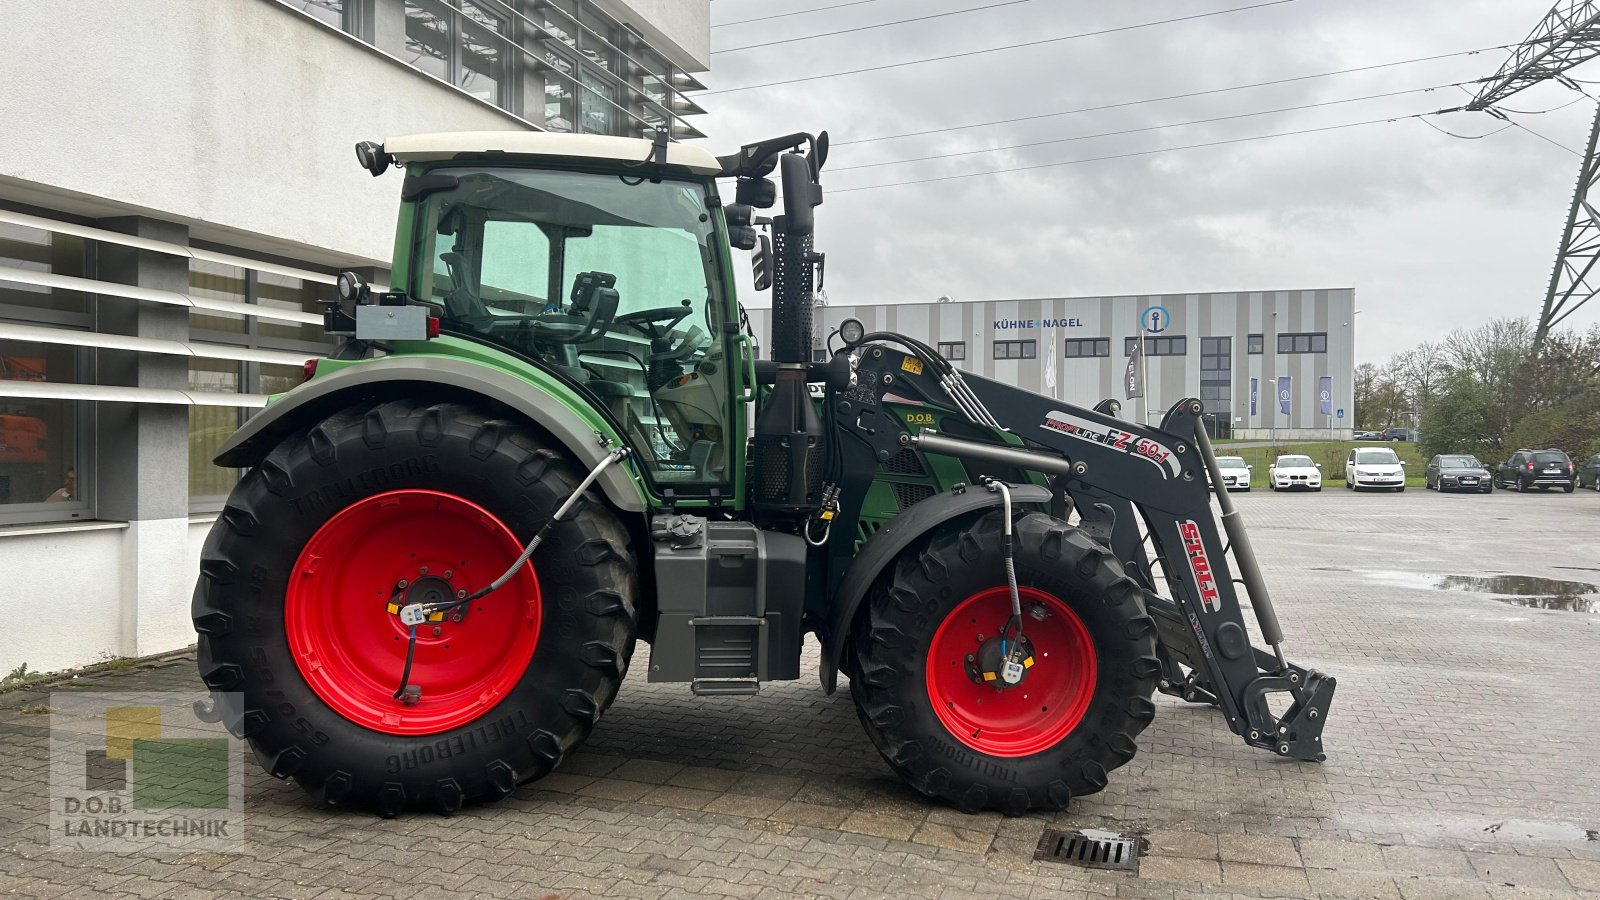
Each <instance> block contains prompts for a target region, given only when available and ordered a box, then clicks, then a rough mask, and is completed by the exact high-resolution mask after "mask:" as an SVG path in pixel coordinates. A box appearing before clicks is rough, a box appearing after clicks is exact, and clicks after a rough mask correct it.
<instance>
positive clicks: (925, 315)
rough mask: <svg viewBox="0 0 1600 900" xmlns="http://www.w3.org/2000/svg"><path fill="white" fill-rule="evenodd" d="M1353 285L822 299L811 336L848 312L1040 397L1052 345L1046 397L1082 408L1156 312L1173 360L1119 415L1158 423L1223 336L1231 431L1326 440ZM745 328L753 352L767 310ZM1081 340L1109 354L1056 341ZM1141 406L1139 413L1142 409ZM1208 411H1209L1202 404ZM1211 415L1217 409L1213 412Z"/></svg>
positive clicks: (1348, 383)
mask: <svg viewBox="0 0 1600 900" xmlns="http://www.w3.org/2000/svg"><path fill="white" fill-rule="evenodd" d="M1354 303H1355V292H1354V291H1353V290H1350V289H1348V288H1342V289H1332V290H1308V291H1259V292H1239V293H1210V294H1153V295H1136V296H1120V297H1056V298H1045V299H1030V300H993V301H981V302H968V303H907V304H887V305H876V306H829V307H825V308H823V309H821V310H819V312H820V316H819V318H820V320H821V322H822V323H823V324H822V326H821V327H820V328H819V329H818V333H819V334H820V335H821V336H823V337H825V336H826V335H827V333H828V332H829V331H831V330H832V329H833V328H835V327H837V326H838V324H839V322H841V321H843V320H844V319H846V318H852V317H853V318H857V319H860V320H861V321H862V322H863V323H865V325H866V326H867V330H868V331H899V332H903V333H905V334H908V335H910V336H912V337H916V338H919V339H921V340H923V341H925V342H927V343H928V344H934V345H936V344H937V343H939V342H941V341H962V342H965V344H966V360H965V361H963V362H960V363H958V365H960V366H961V368H963V369H965V370H967V371H969V372H975V373H977V374H980V375H984V376H987V377H990V378H995V379H998V380H1000V381H1004V382H1006V383H1008V384H1014V385H1017V386H1018V387H1022V388H1026V389H1028V390H1031V391H1037V392H1039V393H1042V394H1047V395H1048V394H1051V393H1052V392H1051V390H1050V388H1048V387H1047V386H1046V371H1047V368H1048V366H1047V356H1049V354H1050V352H1051V350H1050V347H1051V340H1052V338H1053V339H1054V341H1055V349H1054V355H1055V377H1056V388H1055V390H1054V396H1056V397H1058V398H1060V399H1061V400H1064V401H1067V402H1070V403H1075V404H1078V405H1080V406H1093V405H1094V404H1096V403H1098V402H1099V401H1100V400H1103V399H1105V398H1107V397H1114V398H1116V399H1117V400H1122V398H1123V397H1124V396H1125V393H1124V390H1123V386H1122V376H1123V373H1124V371H1125V369H1126V366H1127V362H1128V359H1127V357H1126V356H1125V355H1124V354H1123V342H1124V339H1125V338H1128V337H1131V336H1133V335H1134V334H1135V333H1136V329H1137V328H1138V321H1139V316H1140V314H1141V312H1142V311H1144V310H1146V309H1148V308H1149V307H1152V306H1160V307H1163V308H1165V309H1166V310H1167V311H1168V312H1169V313H1170V314H1171V322H1170V324H1168V325H1166V327H1165V328H1164V330H1163V334H1166V335H1184V336H1185V337H1187V339H1188V353H1187V355H1184V356H1151V357H1149V358H1148V380H1147V382H1146V398H1145V400H1133V401H1124V402H1123V415H1124V416H1125V417H1126V418H1128V419H1131V420H1134V421H1148V422H1150V423H1152V424H1154V423H1156V422H1159V421H1160V418H1161V415H1162V414H1163V413H1164V412H1165V411H1166V409H1167V408H1168V407H1170V406H1171V405H1172V404H1173V403H1176V402H1177V401H1178V400H1180V399H1182V398H1184V397H1199V396H1201V389H1200V378H1201V369H1200V358H1201V344H1200V339H1201V338H1202V337H1231V338H1232V339H1233V344H1232V368H1231V372H1230V373H1229V374H1230V376H1231V382H1232V402H1231V409H1230V410H1229V412H1228V417H1229V420H1230V424H1231V425H1232V426H1233V428H1234V429H1236V430H1239V429H1259V430H1262V433H1271V432H1272V430H1273V429H1277V430H1278V432H1279V433H1280V434H1287V431H1286V429H1291V428H1293V429H1298V431H1297V433H1298V434H1302V435H1305V436H1320V437H1330V436H1337V435H1338V434H1339V433H1340V428H1341V426H1344V427H1343V432H1345V433H1348V431H1349V428H1348V426H1349V424H1350V423H1353V422H1354V421H1355V407H1354V404H1353V402H1352V400H1351V395H1352V391H1353V390H1354V377H1355V376H1354V372H1355V334H1354V329H1355V321H1354V319H1355V317H1354V314H1353V313H1354ZM749 313H750V320H751V324H752V326H753V327H754V328H755V332H756V335H757V337H758V339H760V340H761V342H762V346H763V348H767V347H770V340H769V338H768V330H769V328H770V320H771V313H770V310H765V309H752V310H749ZM1297 332H1325V333H1326V334H1327V336H1328V352H1327V353H1325V354H1312V353H1305V354H1278V353H1276V352H1275V351H1276V349H1277V335H1278V334H1280V333H1297ZM1250 334H1261V335H1263V340H1264V342H1265V348H1264V349H1265V352H1263V353H1261V354H1258V355H1255V354H1249V353H1247V352H1246V350H1247V347H1246V337H1247V335H1250ZM1081 338H1110V340H1111V355H1110V356H1109V357H1091V358H1080V359H1066V358H1065V353H1066V349H1065V346H1064V342H1065V341H1067V340H1072V339H1081ZM997 340H1001V341H1005V340H1032V341H1035V342H1036V356H1035V358H1033V359H1020V360H1011V359H995V358H994V342H995V341H997ZM1279 375H1288V376H1290V377H1291V378H1292V379H1293V381H1292V391H1293V398H1292V403H1291V412H1290V415H1288V416H1284V415H1283V414H1281V413H1279V412H1278V406H1277V403H1276V401H1275V399H1274V386H1275V384H1276V378H1277V376H1279ZM1324 375H1326V376H1329V377H1331V378H1332V379H1333V385H1332V387H1333V390H1332V404H1333V407H1334V408H1335V410H1337V409H1339V408H1343V409H1344V413H1345V417H1344V419H1342V420H1340V419H1337V418H1333V417H1328V416H1323V415H1322V414H1321V412H1320V404H1319V402H1318V400H1319V398H1318V396H1317V387H1318V379H1319V378H1321V377H1322V376H1324ZM1252 377H1255V378H1257V379H1258V380H1259V397H1258V402H1257V405H1256V412H1255V414H1254V415H1252V414H1251V412H1250V378H1252ZM1146 403H1148V409H1146V408H1144V407H1145V404H1146ZM1208 412H1212V410H1209V409H1208ZM1216 412H1218V413H1219V414H1220V413H1221V411H1220V410H1216Z"/></svg>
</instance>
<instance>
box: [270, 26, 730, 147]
mask: <svg viewBox="0 0 1600 900" xmlns="http://www.w3.org/2000/svg"><path fill="white" fill-rule="evenodd" d="M278 2H280V3H283V4H284V5H286V6H289V7H292V8H294V9H298V10H300V11H301V12H304V13H306V14H308V15H311V16H313V17H315V18H316V19H318V20H319V21H322V22H326V23H327V24H328V25H331V26H333V27H335V28H339V29H341V30H343V31H345V32H348V33H349V34H351V35H353V36H355V37H358V38H360V39H362V40H364V41H367V42H369V43H374V44H375V45H376V46H377V47H378V49H380V50H383V51H384V52H386V53H391V54H393V55H395V56H397V57H399V58H400V59H402V60H404V61H405V62H406V63H407V64H408V65H411V66H414V67H415V68H417V69H419V70H421V71H423V72H426V73H428V74H429V75H432V76H433V77H435V78H437V79H439V80H440V81H443V82H445V83H446V84H450V85H454V86H455V87H457V88H460V89H461V90H462V91H465V92H466V93H468V94H470V95H472V96H473V97H476V98H477V99H479V100H482V101H484V102H485V103H492V104H494V105H495V106H498V107H500V108H501V109H504V110H506V111H507V112H510V113H512V114H514V115H516V116H519V117H521V118H523V119H526V120H527V121H529V122H532V123H533V124H535V125H538V126H540V127H542V128H545V129H547V130H550V131H566V132H584V133H588V134H609V135H619V136H624V137H652V136H653V135H654V133H655V129H656V128H658V127H664V128H667V129H668V130H669V133H670V134H671V136H672V137H673V138H675V139H686V138H697V137H704V135H703V134H702V133H701V132H700V131H699V130H698V129H696V128H695V127H694V126H693V125H691V124H689V122H688V120H687V119H686V118H685V117H686V116H693V115H698V114H700V113H701V110H700V108H699V107H698V106H696V105H695V104H694V103H693V102H692V101H691V100H690V99H689V98H688V95H687V93H686V92H687V91H693V90H703V88H702V87H701V85H700V84H699V82H698V81H696V80H695V79H694V77H693V76H692V75H690V74H689V73H688V72H687V71H685V70H684V69H682V68H680V67H677V66H674V65H672V63H671V62H669V61H668V60H667V58H666V56H665V55H663V54H662V53H660V52H659V51H657V50H656V49H655V48H652V47H651V46H650V45H649V44H647V43H646V42H645V41H644V39H643V38H641V37H640V36H639V35H638V34H637V33H635V32H633V31H632V30H630V29H629V28H627V27H625V26H624V25H623V24H622V23H620V22H618V21H617V20H615V19H613V18H611V17H610V16H609V15H607V14H605V13H604V12H602V11H601V10H600V9H599V8H598V7H597V6H596V5H595V4H593V3H591V2H589V0H278ZM401 20H403V27H402V26H401V25H400V24H399V23H400V21H401ZM390 22H393V23H395V24H394V25H393V26H392V27H385V25H384V24H375V23H390ZM399 32H403V38H399V45H398V46H385V42H386V41H388V40H391V39H393V38H389V37H388V36H389V35H390V34H392V33H399ZM374 35H380V36H382V37H380V38H379V39H378V40H374Z"/></svg>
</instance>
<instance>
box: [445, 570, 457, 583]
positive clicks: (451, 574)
mask: <svg viewBox="0 0 1600 900" xmlns="http://www.w3.org/2000/svg"><path fill="white" fill-rule="evenodd" d="M454 577H456V573H455V572H453V571H451V570H450V569H445V570H444V580H445V581H449V580H450V579H452V578H454Z"/></svg>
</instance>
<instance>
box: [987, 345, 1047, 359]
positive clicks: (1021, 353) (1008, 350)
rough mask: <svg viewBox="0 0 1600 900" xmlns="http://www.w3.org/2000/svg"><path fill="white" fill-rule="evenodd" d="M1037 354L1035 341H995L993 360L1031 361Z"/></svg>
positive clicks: (1037, 349)
mask: <svg viewBox="0 0 1600 900" xmlns="http://www.w3.org/2000/svg"><path fill="white" fill-rule="evenodd" d="M1038 354H1039V345H1038V342H1036V341H995V342H994V358H995V359H1033V358H1034V357H1036V356H1038Z"/></svg>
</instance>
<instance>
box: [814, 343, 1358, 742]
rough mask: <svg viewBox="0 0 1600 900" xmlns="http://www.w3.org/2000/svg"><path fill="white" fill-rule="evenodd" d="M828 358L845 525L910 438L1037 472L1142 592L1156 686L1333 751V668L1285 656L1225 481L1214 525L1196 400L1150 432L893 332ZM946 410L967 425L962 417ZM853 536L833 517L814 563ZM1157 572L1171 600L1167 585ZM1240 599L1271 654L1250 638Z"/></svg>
mask: <svg viewBox="0 0 1600 900" xmlns="http://www.w3.org/2000/svg"><path fill="white" fill-rule="evenodd" d="M888 343H895V344H900V345H902V346H905V347H907V348H908V349H910V350H911V351H912V352H911V353H904V352H900V351H898V350H896V349H893V348H891V347H889V346H887V344H888ZM827 368H828V369H829V370H831V371H830V372H829V373H828V377H827V382H828V383H829V387H828V393H827V397H826V400H825V402H824V403H823V404H822V407H823V411H824V413H823V415H824V418H825V422H824V429H823V430H824V432H825V433H826V434H828V436H829V438H830V439H831V440H832V441H833V442H835V448H834V450H833V454H834V457H833V461H832V463H831V464H830V465H829V466H828V467H827V471H828V474H827V477H826V479H825V480H826V481H828V482H829V483H831V484H835V485H836V486H837V491H836V496H837V498H838V503H839V509H838V510H837V522H839V523H854V522H855V521H856V520H857V518H858V517H859V515H860V514H861V509H862V498H863V497H864V496H865V494H866V491H867V488H868V487H869V485H870V484H871V482H872V481H873V479H874V477H876V473H877V471H878V466H879V464H880V463H882V462H884V461H886V460H888V459H889V458H890V457H891V456H892V455H893V454H895V453H897V452H899V451H901V450H902V449H903V448H905V447H908V446H909V447H913V448H916V449H917V450H920V451H923V452H925V453H931V454H939V455H945V456H950V457H956V458H959V459H961V460H963V461H964V462H965V463H966V465H967V468H968V470H969V471H972V472H978V471H983V469H982V468H981V467H985V466H986V467H988V468H987V471H986V472H985V474H988V475H992V476H993V477H995V478H997V479H1000V480H1002V481H1009V482H1024V481H1027V480H1028V479H1027V476H1026V475H1024V474H1023V473H1026V472H1038V473H1042V474H1043V475H1044V476H1045V478H1046V481H1047V484H1048V486H1049V493H1050V497H1049V500H1048V503H1049V506H1050V510H1049V511H1050V512H1051V513H1052V515H1054V516H1056V517H1057V518H1061V519H1066V518H1067V517H1068V516H1069V515H1070V514H1072V513H1073V512H1074V511H1075V512H1076V513H1077V515H1078V519H1079V522H1078V524H1079V525H1080V527H1082V528H1083V529H1084V530H1085V531H1087V532H1089V533H1090V534H1091V535H1092V536H1094V537H1095V538H1096V539H1098V540H1099V541H1100V542H1101V543H1103V544H1104V545H1105V546H1107V547H1109V548H1110V549H1111V551H1112V552H1113V553H1114V554H1115V556H1116V558H1117V559H1118V560H1119V561H1120V562H1121V563H1122V565H1123V566H1124V568H1125V569H1126V571H1127V572H1129V573H1130V574H1131V575H1132V576H1133V577H1134V578H1135V579H1137V580H1138V582H1139V584H1140V586H1141V588H1142V589H1143V595H1144V597H1143V599H1144V604H1145V607H1146V609H1147V611H1148V612H1149V614H1150V616H1151V617H1152V618H1153V620H1154V621H1155V623H1156V628H1157V635H1158V638H1159V647H1158V658H1159V659H1160V662H1161V666H1162V672H1161V675H1160V682H1159V687H1160V690H1161V691H1162V692H1163V693H1167V694H1171V695H1174V696H1178V697H1182V698H1183V699H1185V700H1188V701H1191V702H1197V703H1207V704H1212V705H1215V706H1217V707H1218V708H1219V709H1221V711H1222V713H1223V715H1224V717H1225V718H1226V719H1227V721H1228V727H1229V728H1230V729H1232V731H1233V732H1234V733H1235V734H1238V735H1240V736H1241V737H1243V738H1244V739H1245V742H1246V743H1248V744H1250V745H1251V746H1253V747H1259V748H1263V749H1266V750H1270V751H1272V752H1273V753H1275V754H1277V755H1279V756H1283V757H1288V758H1292V759H1298V760H1309V761H1318V762H1320V761H1322V760H1323V759H1324V753H1323V747H1322V726H1323V723H1324V722H1325V721H1326V716H1327V712H1328V708H1329V704H1330V703H1331V702H1332V699H1333V693H1334V688H1335V684H1336V682H1335V679H1334V678H1333V677H1331V676H1328V675H1324V674H1322V673H1319V672H1316V671H1313V670H1310V669H1306V668H1304V667H1302V666H1298V665H1294V664H1292V663H1289V662H1287V661H1286V660H1285V659H1284V657H1283V653H1282V650H1281V649H1280V644H1281V643H1282V641H1283V632H1282V629H1281V628H1280V627H1279V625H1278V619H1277V614H1276V613H1275V611H1274V609H1273V605H1272V601H1271V598H1270V595H1269V594H1268V592H1267V589H1266V585H1265V582H1264V581H1263V579H1262V577H1261V573H1260V568H1259V566H1258V564H1257V562H1256V559H1255V555H1254V553H1253V551H1252V550H1251V546H1250V542H1249V537H1248V535H1247V534H1246V533H1245V531H1244V526H1243V523H1242V522H1241V520H1240V518H1239V513H1238V511H1237V510H1236V509H1235V508H1234V506H1233V502H1232V499H1231V498H1230V497H1229V496H1228V494H1227V492H1226V491H1216V492H1215V493H1216V496H1217V500H1218V503H1219V504H1220V507H1221V521H1222V531H1221V532H1219V530H1218V528H1217V525H1216V520H1215V518H1214V517H1213V513H1212V509H1211V495H1212V493H1213V491H1212V490H1211V488H1210V487H1209V486H1208V484H1207V478H1206V472H1207V471H1208V470H1209V471H1210V472H1211V482H1212V483H1215V484H1218V485H1220V484H1222V477H1221V473H1220V472H1219V471H1218V470H1217V463H1216V457H1215V454H1214V453H1213V452H1212V449H1211V445H1210V442H1209V440H1208V439H1207V436H1206V433H1205V429H1204V427H1203V425H1202V423H1201V419H1200V413H1201V410H1202V407H1201V404H1200V401H1198V400H1194V399H1185V400H1181V401H1179V402H1178V403H1176V404H1174V405H1173V406H1172V407H1171V409H1170V410H1169V411H1168V412H1167V414H1166V416H1165V417H1164V419H1163V420H1162V423H1161V427H1160V428H1159V429H1156V428H1149V427H1145V426H1141V425H1138V424H1135V423H1131V422H1127V421H1124V420H1122V419H1119V418H1117V417H1116V415H1115V413H1116V412H1117V404H1116V402H1115V401H1111V400H1107V401H1104V402H1102V403H1101V404H1100V405H1099V406H1097V407H1096V408H1095V409H1094V410H1087V409H1083V408H1081V407H1077V406H1073V405H1070V404H1065V403H1061V402H1059V401H1055V400H1052V399H1051V398H1049V397H1044V396H1041V395H1039V394H1035V393H1031V392H1029V391H1025V390H1022V389H1019V388H1016V387H1012V386H1009V385H1006V384H1003V383H1001V382H998V381H995V380H992V379H989V378H984V377H981V376H975V375H970V374H964V373H961V372H959V371H958V370H956V369H954V368H953V367H952V366H950V365H949V363H948V362H946V361H945V360H944V359H943V358H941V357H940V356H938V354H937V353H935V352H933V351H932V350H931V349H930V348H928V347H927V346H926V345H924V344H921V343H920V342H918V341H916V340H914V339H911V338H908V337H906V336H903V335H897V334H888V333H876V334H867V335H863V336H862V337H861V338H860V339H859V340H858V342H857V344H856V345H855V346H852V347H849V348H847V351H846V352H844V353H840V354H837V355H836V356H835V358H834V362H833V363H831V364H828V366H827ZM846 368H848V376H846V374H845V371H844V370H845V369H846ZM886 403H892V404H895V405H905V404H913V405H919V404H920V405H926V406H928V407H932V408H944V409H955V410H960V411H961V412H962V413H965V417H966V418H968V419H970V420H971V421H972V422H973V423H974V424H976V425H978V426H980V427H978V428H971V429H962V430H963V432H966V431H970V432H971V434H970V435H968V434H965V433H963V434H962V435H960V436H953V435H951V434H948V433H944V434H941V433H937V432H933V431H930V430H923V431H921V432H920V433H914V432H913V431H912V430H910V429H908V428H907V427H906V426H905V425H904V424H903V423H902V421H901V419H900V418H899V417H897V416H895V415H893V414H892V413H890V412H889V411H887V410H886V408H885V405H886ZM946 421H947V422H959V421H960V415H959V414H957V415H955V416H951V417H949V418H948V419H947V420H946ZM1001 423H1004V424H1003V425H1002V424H1001ZM996 431H1000V432H1005V431H1010V432H1011V433H1012V434H1014V435H1015V436H1016V437H1017V438H1020V439H1021V440H1020V443H1000V442H997V441H995V440H994V439H993V435H994V434H995V432H996ZM971 490H974V491H979V490H981V489H977V488H973V489H971ZM913 509H915V507H913ZM1141 525H1142V528H1141ZM1224 538H1226V540H1224ZM855 543H856V530H855V529H854V528H843V527H836V528H834V529H832V535H831V536H830V538H829V540H828V543H827V548H826V549H827V554H826V555H827V559H826V561H825V562H824V561H823V560H817V562H818V563H820V564H821V565H822V566H824V567H825V568H826V570H827V571H828V572H831V573H846V572H847V570H849V569H850V568H851V563H852V560H853V558H854V557H855V556H856V554H857V547H856V546H855ZM870 546H871V542H869V543H868V547H869V548H870ZM1158 568H1159V577H1158V574H1157V569H1158ZM1235 573H1237V574H1235ZM824 580H831V579H826V578H825V579H824ZM851 581H852V579H851V578H849V577H845V578H843V582H842V583H836V586H835V591H834V593H833V602H832V603H831V604H829V606H830V607H831V609H830V611H829V612H830V618H831V619H832V621H833V624H832V627H831V628H828V629H826V630H825V641H824V647H825V654H824V655H825V661H824V666H825V669H824V676H823V677H824V683H825V685H826V686H827V687H828V688H829V689H830V690H831V689H832V688H833V685H834V682H835V672H836V670H837V668H838V667H840V666H841V665H843V666H848V665H849V660H848V659H847V658H846V652H847V651H846V640H845V636H846V634H845V633H846V632H847V631H848V630H849V628H850V626H851V622H852V620H853V618H854V616H855V614H856V610H857V608H858V607H859V605H860V602H861V599H862V596H861V595H862V594H863V593H864V591H862V590H861V585H860V584H859V583H858V584H857V585H855V586H854V589H852V585H851V583H850V582H851ZM857 581H858V582H859V579H857ZM1163 582H1164V586H1165V588H1166V593H1167V594H1169V595H1170V597H1171V599H1168V597H1166V596H1162V594H1161V593H1160V592H1159V590H1160V588H1161V587H1162V584H1163ZM1236 585H1242V586H1243V587H1244V591H1242V592H1241V591H1239V590H1237V589H1236ZM1244 598H1248V600H1249V603H1250V606H1251V607H1252V609H1253V610H1254V611H1255V617H1256V622H1257V624H1258V625H1259V627H1260V631H1261V635H1262V637H1263V639H1264V640H1265V642H1266V643H1267V644H1268V645H1269V646H1270V647H1271V651H1270V652H1268V651H1263V650H1261V649H1258V648H1256V647H1254V646H1253V645H1252V644H1251V640H1250V637H1249V635H1248V634H1247V632H1246V630H1245V623H1244V616H1243V608H1242V607H1243V602H1242V601H1243V599H1244ZM1272 694H1286V695H1288V700H1289V702H1288V706H1287V710H1286V711H1285V712H1283V713H1282V714H1281V715H1279V714H1277V713H1275V712H1274V711H1273V709H1272V708H1271V706H1270V705H1269V704H1268V697H1269V696H1270V695H1272Z"/></svg>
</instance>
